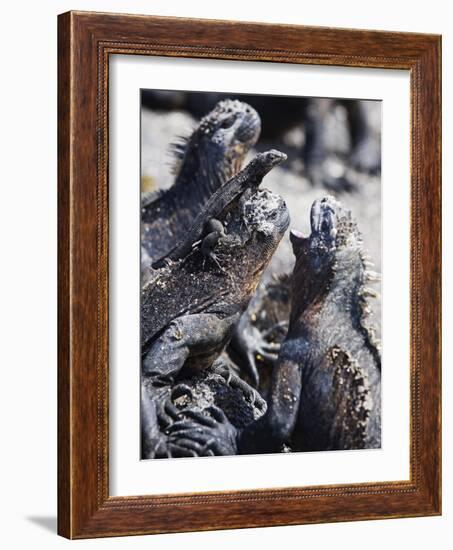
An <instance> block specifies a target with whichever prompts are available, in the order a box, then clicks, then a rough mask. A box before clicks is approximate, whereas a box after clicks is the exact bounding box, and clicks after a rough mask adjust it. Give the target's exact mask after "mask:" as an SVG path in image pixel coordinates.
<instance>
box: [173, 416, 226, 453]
mask: <svg viewBox="0 0 453 550" xmlns="http://www.w3.org/2000/svg"><path fill="white" fill-rule="evenodd" d="M167 434H168V448H169V450H170V453H171V455H172V456H178V457H183V456H214V455H232V454H236V453H237V447H236V437H237V432H236V428H235V427H234V426H233V425H232V424H231V423H230V421H229V420H228V418H227V417H226V415H225V413H224V412H223V411H222V410H221V409H220V408H219V407H216V406H211V407H208V408H206V409H204V411H203V412H201V411H197V410H193V409H183V410H182V411H180V413H179V415H178V419H177V420H176V422H174V423H173V424H172V425H171V426H170V427H169V428H168V430H167Z"/></svg>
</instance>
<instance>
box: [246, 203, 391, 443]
mask: <svg viewBox="0 0 453 550" xmlns="http://www.w3.org/2000/svg"><path fill="white" fill-rule="evenodd" d="M310 221H311V234H310V236H309V237H303V236H302V235H301V234H300V233H298V232H296V231H292V232H291V241H292V244H293V250H294V254H295V256H296V264H295V268H294V272H293V276H292V304H291V315H290V322H289V330H288V334H287V336H286V339H285V340H284V342H283V344H282V346H281V350H280V354H279V358H278V362H277V364H276V365H275V367H274V371H273V375H272V380H271V387H270V392H269V396H268V412H267V414H266V415H265V416H264V417H263V419H262V420H260V421H259V422H258V423H256V425H255V426H252V427H251V428H250V430H249V431H247V430H245V431H244V432H243V434H242V436H241V445H240V452H243V453H247V452H256V451H257V449H259V450H261V451H262V452H263V451H264V452H275V451H281V450H283V449H290V450H293V451H317V450H333V449H360V448H376V447H379V446H380V442H381V431H380V414H381V405H380V391H381V370H380V369H381V359H380V351H379V344H378V343H377V342H376V341H375V339H374V336H373V333H372V331H371V329H370V328H369V326H368V321H367V317H368V313H369V311H368V306H367V299H368V297H369V296H372V295H373V294H374V291H372V290H371V289H369V288H367V287H366V285H367V284H368V282H370V281H373V280H376V278H377V275H376V274H375V273H374V272H371V271H370V270H369V264H368V260H367V259H366V257H365V255H364V252H363V250H362V241H361V236H360V233H359V230H358V228H357V225H356V223H355V222H354V221H353V220H352V218H351V213H350V212H349V211H347V210H345V209H344V208H343V207H342V206H341V204H340V203H339V202H337V201H336V200H335V199H334V198H332V197H330V196H328V197H325V198H324V199H322V200H317V201H315V202H314V203H313V206H312V210H311V220H310Z"/></svg>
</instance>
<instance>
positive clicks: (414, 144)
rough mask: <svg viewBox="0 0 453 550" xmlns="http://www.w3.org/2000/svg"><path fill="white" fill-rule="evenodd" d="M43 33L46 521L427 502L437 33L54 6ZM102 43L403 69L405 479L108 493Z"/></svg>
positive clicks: (132, 521) (265, 513) (113, 523)
mask: <svg viewBox="0 0 453 550" xmlns="http://www.w3.org/2000/svg"><path fill="white" fill-rule="evenodd" d="M58 48H59V58H58V73H59V74H58V118H59V123H58V155H59V156H58V194H59V198H58V209H59V213H58V232H59V243H58V253H59V275H58V293H59V313H58V328H59V345H58V364H59V367H58V402H59V418H58V532H59V533H60V534H61V535H63V536H65V537H68V538H86V537H100V536H114V535H130V534H145V533H159V532H176V531H195V530H208V529H227V528H240V527H255V526H256V527H258V526H268V525H291V524H300V523H315V522H328V521H350V520H361V519H377V518H391V517H409V516H425V515H436V514H440V511H441V466H440V461H441V429H440V425H441V413H440V405H441V403H440V398H441V379H440V354H441V331H440V326H441V318H440V315H441V309H440V308H441V234H440V231H441V229H440V228H441V217H440V216H441V181H440V180H441V175H440V167H441V156H440V155H441V136H440V131H441V130H440V129H441V125H440V110H441V87H440V78H441V76H440V75H441V72H440V60H441V38H440V37H439V36H434V35H427V34H412V33H393V32H377V31H362V30H343V29H332V28H322V27H319V28H314V27H303V26H292V25H264V24H256V23H239V22H232V21H208V20H195V19H179V18H166V17H150V16H135V15H112V14H101V13H89V12H69V13H65V14H63V15H60V16H59V20H58ZM111 54H125V55H128V54H134V55H151V56H152V55H160V56H176V57H198V58H215V59H232V60H248V61H257V62H259V61H276V62H285V63H303V64H317V65H340V66H350V67H381V68H386V69H407V70H409V71H410V81H411V282H410V284H411V373H410V377H411V378H410V387H411V450H410V472H411V475H410V481H400V482H382V483H364V484H352V485H334V486H319V487H291V488H286V489H260V490H249V491H231V492H230V491H227V492H209V493H197V494H178V495H157V496H136V497H110V496H109V489H108V487H109V482H108V479H109V471H108V439H109V436H108V406H109V404H108V383H109V381H108V376H109V366H108V214H109V211H108V60H109V56H110V55H111Z"/></svg>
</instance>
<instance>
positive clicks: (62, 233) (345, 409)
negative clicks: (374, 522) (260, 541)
mask: <svg viewBox="0 0 453 550" xmlns="http://www.w3.org/2000/svg"><path fill="white" fill-rule="evenodd" d="M440 48H441V41H440V37H439V36H434V35H427V34H410V33H392V32H378V31H362V30H344V29H332V28H321V27H320V28H314V27H304V26H289V25H264V24H256V23H237V22H228V21H208V20H192V19H190V20H189V19H179V18H163V17H151V16H135V15H113V14H100V13H88V12H69V13H65V14H63V15H61V16H59V84H58V86H59V106H58V115H59V127H58V136H59V137H58V147H59V167H58V178H59V190H58V193H59V352H58V353H59V384H58V397H59V423H58V429H59V448H58V453H59V468H58V476H59V478H58V479H59V514H58V515H59V519H58V526H59V527H58V529H59V533H60V534H61V535H63V536H65V537H68V538H87V537H101V536H116V535H130V534H150V533H162V532H177V531H195V530H207V529H226V528H240V527H253V526H268V525H290V524H303V523H315V522H329V521H351V520H362V519H379V518H389V517H410V516H422V515H436V514H440V513H441V495H440V487H441V472H440V459H441V448H440V441H441V439H440V436H441V433H440V421H441V418H440V398H441V386H440V382H441V381H440V349H441V336H440V334H441V333H440V303H441V302H440V292H441V287H440V285H441V278H440V270H441V258H440V207H441V193H440V183H441V182H440V154H441V141H440V140H441V137H440V108H441V87H440Z"/></svg>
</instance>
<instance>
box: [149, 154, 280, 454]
mask: <svg viewBox="0 0 453 550" xmlns="http://www.w3.org/2000/svg"><path fill="white" fill-rule="evenodd" d="M283 159H284V155H282V154H280V153H278V152H275V151H270V152H268V153H263V154H260V155H258V156H257V157H256V158H255V159H254V160H253V161H252V162H251V163H250V164H249V165H248V166H247V167H246V168H245V169H244V171H243V172H242V173H241V174H238V175H237V176H235V178H233V180H232V181H230V182H229V183H228V184H227V185H228V186H229V185H232V186H234V185H235V183H234V181H236V182H241V186H242V182H243V177H242V176H243V174H244V173H246V174H248V175H249V177H250V186H247V185H243V186H242V187H241V189H242V192H240V193H234V194H233V196H231V198H230V202H229V203H226V204H223V203H222V204H223V209H222V210H217V211H216V216H217V219H218V221H219V222H220V223H222V227H223V228H224V229H223V231H222V235H221V236H219V238H218V239H216V240H217V242H216V245H215V248H216V250H215V252H216V258H219V259H220V261H221V269H219V267H218V265H217V263H216V262H214V261H213V262H211V261H208V262H207V263H206V261H205V260H206V256H205V254H206V251H205V249H204V247H203V242H204V241H205V239H206V237H210V235H209V234H208V235H206V236H205V237H204V238H202V239H201V240H202V243H201V244H202V246H201V247H200V248H196V247H195V248H192V247H191V248H190V252H189V253H188V254H187V255H186V256H184V257H183V258H181V259H178V260H176V261H170V262H169V264H168V265H165V266H164V267H162V268H161V269H159V270H157V271H156V272H155V274H154V276H153V277H152V279H151V280H150V281H149V282H148V283H147V284H146V285H145V286H144V287H143V289H142V300H141V329H142V386H143V387H145V388H146V392H147V393H146V395H148V401H149V400H151V401H152V402H155V401H156V399H155V398H154V397H153V396H155V395H156V392H158V391H159V389H160V388H172V387H174V386H175V385H177V384H178V383H180V382H181V381H182V380H185V381H186V384H187V380H191V379H193V378H194V376H197V375H198V374H199V373H200V372H204V371H205V370H206V369H209V368H210V367H211V366H212V365H213V363H214V361H215V360H216V359H217V358H218V357H219V355H220V354H221V353H222V351H223V350H224V348H225V346H226V345H227V344H228V342H229V339H230V338H231V334H232V331H233V330H234V327H235V325H236V323H237V321H238V320H239V318H240V316H241V315H242V313H243V312H244V311H245V309H246V308H247V305H248V303H249V301H250V298H251V297H252V295H253V293H254V291H255V289H256V287H257V285H258V283H259V280H260V277H261V274H262V273H263V271H264V269H265V267H266V266H267V264H268V263H269V261H270V259H271V256H272V254H273V252H274V251H275V249H276V247H277V245H278V243H279V242H280V240H281V238H282V236H283V234H284V232H285V231H286V229H287V228H288V225H289V213H288V210H287V207H286V205H285V203H284V201H283V200H282V199H281V198H280V197H279V196H277V195H274V194H272V193H271V192H269V191H266V190H264V191H260V190H258V184H259V182H258V180H261V179H262V178H263V177H264V175H265V174H266V173H267V172H268V171H269V170H270V169H271V168H272V167H273V166H275V165H276V164H278V163H279V162H281V161H282V160H283ZM251 190H252V192H251V193H249V191H251ZM220 191H223V189H221V190H219V191H218V192H217V194H218V195H217V196H219V197H223V194H222V193H220ZM210 214H212V212H211V211H209V215H210ZM210 219H211V218H210V217H208V216H207V217H206V220H205V221H206V222H209V220H210ZM211 233H212V232H211ZM199 236H200V235H198V234H197V235H196V236H195V237H194V238H198V237H199ZM201 236H203V235H201ZM191 238H192V237H191ZM198 240H200V239H198ZM211 244H212V243H211ZM212 253H213V249H212V247H211V246H210V247H209V251H208V258H210V259H212ZM227 378H228V379H229V381H230V382H231V383H232V385H233V386H235V387H239V388H241V390H242V391H243V392H244V393H245V394H247V395H248V398H249V400H250V401H251V402H252V403H253V402H254V401H256V400H257V399H258V400H259V399H260V398H259V396H258V394H257V393H256V392H255V391H254V390H253V389H252V388H251V387H250V386H248V385H247V384H246V383H245V382H243V381H242V380H241V379H240V378H239V377H238V376H236V375H234V373H232V372H228V376H227ZM149 396H151V398H149ZM155 406H156V407H157V408H160V409H162V408H165V404H164V406H163V407H162V406H161V404H160V403H155ZM166 406H167V407H168V403H167V405H166ZM150 408H151V409H152V406H147V407H143V408H142V412H143V413H144V414H146V410H149V409H150ZM160 413H161V410H160V411H159V410H158V411H156V413H155V415H156V417H159V415H160ZM191 414H194V413H191ZM201 414H203V413H201ZM163 416H165V415H163ZM167 420H169V419H168V416H167ZM142 422H143V425H147V424H151V425H153V422H152V421H149V418H145V419H143V421H142ZM199 428H200V427H199V426H198V429H199ZM194 429H195V428H194ZM154 431H155V430H154ZM147 432H148V433H151V432H152V430H151V428H150V429H148V430H147ZM208 432H212V427H211V429H210V430H208ZM205 435H206V430H202V435H201V436H200V435H199V433H198V432H197V437H205ZM210 438H212V433H211V434H210ZM145 439H146V438H145ZM142 440H143V438H142ZM144 447H145V448H148V451H147V452H148V453H149V452H150V451H149V447H150V445H148V444H146V445H144Z"/></svg>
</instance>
